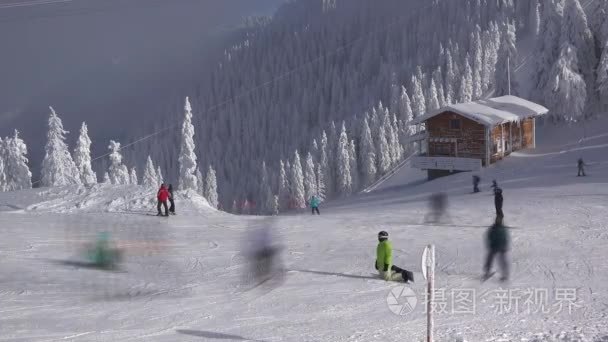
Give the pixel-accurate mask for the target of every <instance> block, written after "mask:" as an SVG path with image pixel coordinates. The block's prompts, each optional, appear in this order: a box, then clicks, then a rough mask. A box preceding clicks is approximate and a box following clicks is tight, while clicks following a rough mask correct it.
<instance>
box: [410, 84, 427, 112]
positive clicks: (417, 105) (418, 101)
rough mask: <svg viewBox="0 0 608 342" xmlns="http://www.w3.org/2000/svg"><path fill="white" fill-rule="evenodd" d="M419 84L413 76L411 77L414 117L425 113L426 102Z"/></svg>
mask: <svg viewBox="0 0 608 342" xmlns="http://www.w3.org/2000/svg"><path fill="white" fill-rule="evenodd" d="M421 82H422V81H421V80H419V79H418V78H417V77H416V76H415V75H414V76H412V111H413V112H414V117H418V116H421V115H424V114H425V113H426V100H425V98H424V92H423V90H422V84H421Z"/></svg>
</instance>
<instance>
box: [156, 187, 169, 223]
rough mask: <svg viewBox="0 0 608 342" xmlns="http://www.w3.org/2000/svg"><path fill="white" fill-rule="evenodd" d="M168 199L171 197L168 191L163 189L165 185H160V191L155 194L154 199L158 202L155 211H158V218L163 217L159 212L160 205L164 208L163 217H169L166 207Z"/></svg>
mask: <svg viewBox="0 0 608 342" xmlns="http://www.w3.org/2000/svg"><path fill="white" fill-rule="evenodd" d="M170 197H171V195H169V191H168V190H167V188H166V187H165V184H161V185H160V189H159V190H158V193H157V194H156V199H157V200H158V204H157V205H156V210H158V214H157V215H158V216H163V214H162V212H161V211H160V207H161V205H162V206H163V207H165V215H164V216H169V208H168V207H167V200H168V199H169V198H170Z"/></svg>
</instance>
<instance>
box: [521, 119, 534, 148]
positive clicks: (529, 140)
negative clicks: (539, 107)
mask: <svg viewBox="0 0 608 342" xmlns="http://www.w3.org/2000/svg"><path fill="white" fill-rule="evenodd" d="M522 128H523V131H524V148H529V147H533V146H534V134H535V132H534V118H530V119H525V120H524V121H523V124H522Z"/></svg>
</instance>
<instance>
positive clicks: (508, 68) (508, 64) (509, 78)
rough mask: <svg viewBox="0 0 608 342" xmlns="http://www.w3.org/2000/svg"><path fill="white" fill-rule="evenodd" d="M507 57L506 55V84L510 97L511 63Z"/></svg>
mask: <svg viewBox="0 0 608 342" xmlns="http://www.w3.org/2000/svg"><path fill="white" fill-rule="evenodd" d="M510 57H511V56H509V55H507V83H509V95H511V61H510Z"/></svg>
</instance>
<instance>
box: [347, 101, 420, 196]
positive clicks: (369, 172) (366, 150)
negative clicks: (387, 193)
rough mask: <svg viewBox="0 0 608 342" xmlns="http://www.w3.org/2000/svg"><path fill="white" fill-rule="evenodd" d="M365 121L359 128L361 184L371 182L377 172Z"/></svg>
mask: <svg viewBox="0 0 608 342" xmlns="http://www.w3.org/2000/svg"><path fill="white" fill-rule="evenodd" d="M405 96H407V94H405ZM402 98H403V97H402ZM411 115H412V114H411V112H410V114H409V116H410V117H411ZM367 121H368V120H367V118H365V119H364V120H363V128H362V129H361V137H360V139H359V141H360V144H361V151H360V152H361V153H360V163H361V171H362V172H361V173H362V177H363V184H365V185H369V184H371V183H372V182H373V181H374V180H375V179H376V173H377V172H378V170H377V168H376V152H375V150H376V149H375V147H374V141H373V139H372V132H371V129H370V128H369V124H368V122H367Z"/></svg>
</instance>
